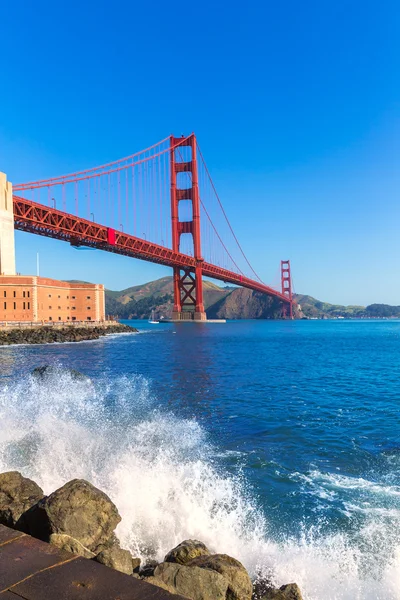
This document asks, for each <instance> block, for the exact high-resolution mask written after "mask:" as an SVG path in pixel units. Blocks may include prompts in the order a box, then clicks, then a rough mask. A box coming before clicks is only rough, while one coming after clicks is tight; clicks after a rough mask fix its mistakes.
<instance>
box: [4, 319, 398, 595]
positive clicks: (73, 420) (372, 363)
mask: <svg viewBox="0 0 400 600" xmlns="http://www.w3.org/2000/svg"><path fill="white" fill-rule="evenodd" d="M132 324H134V325H136V326H137V327H138V329H139V330H140V333H139V334H135V335H117V336H110V337H107V338H104V339H101V340H99V341H96V342H87V343H80V344H59V345H43V346H14V347H6V348H1V349H0V369H1V378H0V417H1V423H2V427H1V431H0V471H4V470H9V469H18V470H20V471H22V472H23V473H24V474H25V475H27V476H31V477H33V478H34V479H35V480H37V481H38V482H39V483H40V484H41V485H42V486H43V487H44V489H45V492H47V493H49V492H51V491H52V490H53V489H55V488H56V487H57V486H59V485H62V484H63V483H64V482H65V481H67V480H68V479H71V478H74V477H85V478H87V479H89V480H90V481H92V482H93V483H94V484H95V485H98V486H99V487H101V488H102V489H104V490H105V491H106V492H107V493H108V494H109V495H110V496H111V497H112V499H113V500H114V501H115V502H116V504H117V506H118V508H119V510H120V513H121V515H122V523H121V524H120V525H119V529H118V534H119V535H120V537H121V540H122V542H123V544H124V545H125V546H126V547H129V548H130V549H131V551H132V552H133V553H135V554H140V555H141V556H142V557H143V558H144V559H146V558H153V557H155V558H157V559H158V560H161V559H162V557H163V555H164V554H165V552H166V551H167V550H169V549H170V548H171V547H173V546H174V545H175V544H177V543H179V542H180V541H182V539H185V538H187V537H196V538H199V539H201V540H203V541H204V542H206V543H207V544H208V545H209V546H210V547H211V548H212V549H213V550H215V551H218V552H226V553H228V554H232V555H233V556H236V557H237V558H239V559H240V560H242V562H244V564H245V565H246V567H247V568H248V569H249V571H250V572H251V573H252V575H253V576H257V574H262V575H265V576H268V577H270V578H271V579H272V580H273V581H274V582H275V583H276V584H278V585H281V584H282V583H287V582H289V581H296V582H297V583H298V584H299V585H300V586H301V588H302V590H303V592H304V597H305V598H306V599H309V600H324V599H327V600H330V599H350V598H351V599H352V600H353V599H360V600H364V599H368V600H369V599H379V598H382V599H385V600H387V599H398V598H400V591H399V590H400V470H399V466H400V429H399V403H400V322H399V321H379V322H378V321H377V322H372V321H299V322H297V321H295V322H280V321H232V322H228V323H227V324H225V325H223V324H214V325H213V324H203V325H193V324H183V325H174V324H160V325H150V324H148V323H144V322H133V323H132ZM47 363H50V364H57V365H60V366H68V367H73V368H75V369H78V370H80V371H82V372H84V373H86V374H87V375H89V376H90V377H91V379H92V384H87V383H82V382H77V381H73V380H71V379H70V377H69V376H67V375H63V376H59V377H56V378H53V379H52V380H50V381H47V382H38V381H36V380H34V379H32V378H31V377H30V375H29V373H30V371H31V370H32V369H33V368H34V367H35V366H39V365H42V364H47Z"/></svg>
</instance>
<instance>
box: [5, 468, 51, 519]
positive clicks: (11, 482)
mask: <svg viewBox="0 0 400 600" xmlns="http://www.w3.org/2000/svg"><path fill="white" fill-rule="evenodd" d="M43 496H44V493H43V490H42V489H41V488H40V487H39V486H38V485H37V484H36V483H35V482H34V481H32V479H27V478H26V477H23V476H22V475H21V473H18V471H9V472H7V473H1V474H0V523H1V524H2V525H7V526H8V527H15V526H16V525H17V522H18V521H19V519H20V517H21V515H22V514H23V513H24V512H25V511H26V510H28V508H31V506H33V505H34V504H36V502H38V501H39V500H40V499H41V498H43Z"/></svg>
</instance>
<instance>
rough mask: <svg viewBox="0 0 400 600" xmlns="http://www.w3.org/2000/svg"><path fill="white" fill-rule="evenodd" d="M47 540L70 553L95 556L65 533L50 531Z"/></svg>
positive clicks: (84, 556) (89, 556)
mask: <svg viewBox="0 0 400 600" xmlns="http://www.w3.org/2000/svg"><path fill="white" fill-rule="evenodd" d="M49 542H50V544H51V545H52V546H56V548H60V550H66V551H67V552H71V554H76V555H77V556H83V558H94V557H95V556H96V555H95V554H93V552H90V550H89V549H88V548H85V546H84V545H83V544H81V543H80V542H79V541H78V540H76V539H75V538H73V537H71V536H70V535H67V534H66V533H52V534H51V536H50V538H49Z"/></svg>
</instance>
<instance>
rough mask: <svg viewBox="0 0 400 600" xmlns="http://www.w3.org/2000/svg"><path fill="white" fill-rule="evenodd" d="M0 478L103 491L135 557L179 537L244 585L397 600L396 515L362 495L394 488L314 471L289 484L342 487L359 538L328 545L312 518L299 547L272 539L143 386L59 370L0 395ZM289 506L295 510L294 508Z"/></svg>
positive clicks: (321, 597) (189, 425) (210, 456)
mask: <svg viewBox="0 0 400 600" xmlns="http://www.w3.org/2000/svg"><path fill="white" fill-rule="evenodd" d="M0 422H1V429H0V472H2V471H7V470H18V471H21V472H22V473H23V474H24V475H25V476H27V477H30V478H32V479H34V480H35V481H36V482H37V483H39V484H40V485H41V486H42V487H43V489H44V491H45V493H50V492H52V491H53V490H55V489H56V488H57V487H59V486H61V485H62V484H64V483H65V482H66V481H68V480H70V479H73V478H85V479H88V480H89V481H91V482H92V483H93V484H94V485H96V486H97V487H99V488H101V489H102V490H104V491H105V492H106V493H107V494H108V495H109V496H110V497H111V498H112V500H113V501H114V502H115V504H116V505H117V507H118V510H119V512H120V514H121V516H122V522H121V523H120V525H119V526H118V530H117V534H118V535H119V537H120V539H121V542H122V545H123V546H125V547H126V548H129V549H130V550H131V552H132V553H133V554H134V555H140V556H141V557H142V558H143V559H148V558H156V559H157V560H162V558H163V556H164V555H165V553H166V552H167V551H168V550H169V549H170V548H172V547H173V546H175V545H176V544H178V543H179V542H181V541H182V540H183V539H186V538H189V537H191V538H198V539H200V540H202V541H204V542H205V543H206V544H207V545H208V546H209V547H210V549H212V550H214V551H216V552H226V553H228V554H231V555H232V556H235V557H237V558H238V559H239V560H241V561H242V562H243V563H244V564H245V566H246V567H247V568H248V570H249V571H250V573H251V574H252V576H253V577H255V576H257V575H258V574H262V575H264V576H268V577H270V578H271V580H272V581H273V582H274V583H275V584H277V585H281V584H283V583H288V582H291V581H296V582H297V583H298V584H299V586H300V588H301V589H302V591H303V595H304V598H305V599H306V600H335V599H337V600H339V599H340V600H347V599H348V600H350V599H351V600H379V599H382V600H383V599H385V600H388V599H393V600H395V599H399V598H400V591H399V590H400V533H399V529H400V521H399V510H398V507H397V508H396V505H393V504H390V502H389V500H388V504H387V505H385V506H384V509H382V511H381V512H379V511H377V510H374V508H373V506H372V505H371V504H368V503H369V500H368V498H369V496H368V494H371V493H372V494H382V495H386V496H387V497H388V498H389V499H390V498H392V499H393V498H395V499H396V500H397V496H398V495H399V494H400V489H399V488H397V487H396V486H394V485H388V486H386V488H387V489H385V486H379V485H377V484H374V483H371V482H368V481H367V480H364V479H352V478H345V477H342V476H339V475H338V476H336V475H326V474H322V473H319V472H318V471H311V472H310V473H309V474H307V475H301V474H293V477H294V478H297V479H298V482H299V485H303V486H306V487H307V489H308V491H309V492H310V493H314V494H317V495H318V494H320V495H321V498H329V497H333V496H334V495H336V494H340V493H341V490H343V489H345V490H346V489H349V488H351V489H354V487H355V488H357V489H359V490H360V494H361V500H360V502H357V503H354V502H353V501H352V500H351V499H348V501H346V502H344V503H343V506H344V510H347V511H349V512H354V513H355V514H357V513H358V512H359V511H363V520H362V521H361V522H360V525H359V527H358V528H356V529H355V530H354V531H352V532H349V533H346V534H344V533H340V534H339V533H337V534H332V535H326V534H324V533H323V527H322V525H321V524H320V523H319V521H318V519H319V517H318V515H316V520H315V523H314V524H313V526H312V527H311V528H307V527H306V526H305V525H304V524H299V535H298V536H297V537H296V539H294V538H293V539H291V538H286V539H283V540H276V539H273V536H272V535H271V534H270V533H269V530H268V515H265V514H264V513H263V511H262V510H261V508H260V506H259V504H258V502H257V500H256V499H255V496H254V494H253V493H252V490H251V489H250V488H249V486H248V485H247V483H246V479H245V478H244V477H243V476H237V477H234V476H232V475H230V474H228V473H227V472H226V471H225V470H224V468H223V467H222V466H221V460H220V456H221V448H215V447H214V446H213V445H212V444H211V443H210V441H209V439H208V436H207V432H206V431H205V430H204V429H203V428H202V427H201V426H200V425H199V423H198V422H197V421H195V420H187V419H182V418H178V417H177V416H176V415H174V414H172V413H170V412H167V411H166V410H165V409H162V408H161V407H160V406H159V404H158V402H157V399H156V398H154V397H153V396H152V393H151V389H150V385H149V382H148V381H147V380H146V379H144V378H143V377H140V376H137V377H131V378H129V379H128V378H125V377H120V378H119V379H114V380H113V379H110V378H107V377H106V376H104V378H103V379H101V380H98V381H95V382H89V381H77V380H74V379H73V378H71V376H70V375H69V374H68V373H66V372H62V371H60V372H59V373H58V374H57V375H55V376H53V377H50V378H48V379H45V380H39V379H35V378H33V377H31V376H27V377H25V378H22V379H20V380H19V381H18V382H16V383H13V382H10V381H8V382H7V383H6V384H4V385H3V386H2V387H1V389H0ZM293 501H296V500H295V498H294V499H293Z"/></svg>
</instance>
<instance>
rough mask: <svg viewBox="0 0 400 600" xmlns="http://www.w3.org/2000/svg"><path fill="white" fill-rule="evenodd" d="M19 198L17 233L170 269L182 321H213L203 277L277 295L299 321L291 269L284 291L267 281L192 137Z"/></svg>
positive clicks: (27, 186)
mask: <svg viewBox="0 0 400 600" xmlns="http://www.w3.org/2000/svg"><path fill="white" fill-rule="evenodd" d="M13 191H14V192H15V193H14V195H13V204H14V224H15V228H16V229H19V230H22V231H28V232H31V233H36V234H39V235H44V236H48V237H52V238H55V239H58V240H64V241H67V242H69V243H71V244H72V245H75V246H89V247H92V248H97V249H101V250H106V251H108V252H114V253H117V254H123V255H126V256H131V257H134V258H139V259H142V260H147V261H150V262H154V263H159V264H162V265H167V266H169V267H172V268H173V280H174V309H173V318H174V319H177V320H187V319H194V320H205V319H206V313H205V310H204V303H203V285H202V281H203V276H207V277H211V278H213V279H217V280H220V281H223V282H226V283H230V284H234V285H238V286H242V287H246V288H249V289H252V290H256V291H258V292H263V293H265V294H268V295H270V296H273V297H274V298H277V299H278V300H280V301H281V303H282V313H283V316H286V317H290V318H292V316H293V298H292V285H291V274H290V262H289V261H281V288H280V289H279V290H278V289H275V288H274V287H271V286H268V285H265V284H264V283H263V282H262V281H261V279H260V278H259V276H258V275H257V273H256V272H255V270H254V269H253V267H252V266H251V264H250V262H249V261H248V259H247V257H246V255H245V253H244V252H243V249H242V247H241V245H240V244H239V241H238V239H237V237H236V235H235V233H234V231H233V229H232V227H231V224H230V222H229V219H228V217H227V215H226V213H225V210H224V208H223V206H222V203H221V201H220V198H219V196H218V194H217V191H216V189H215V186H214V184H213V181H212V179H211V176H210V173H209V171H208V169H207V166H206V163H205V161H204V158H203V155H202V153H201V151H200V149H199V147H198V144H197V140H196V137H195V135H194V134H191V135H189V136H187V137H181V138H175V137H173V136H171V137H168V138H165V139H164V140H162V141H161V142H158V143H157V144H154V145H153V146H151V147H149V148H146V149H145V150H143V151H141V152H138V153H136V154H132V155H131V156H127V157H125V158H123V159H120V160H118V161H114V162H111V163H108V164H105V165H101V166H100V167H95V168H92V169H88V170H85V171H79V172H76V173H71V174H69V175H63V176H61V177H54V178H51V179H43V180H40V181H31V182H28V183H21V184H17V185H14V187H13ZM216 222H218V228H217V226H216V224H215V223H216ZM100 223H102V224H100ZM228 248H229V249H228Z"/></svg>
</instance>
